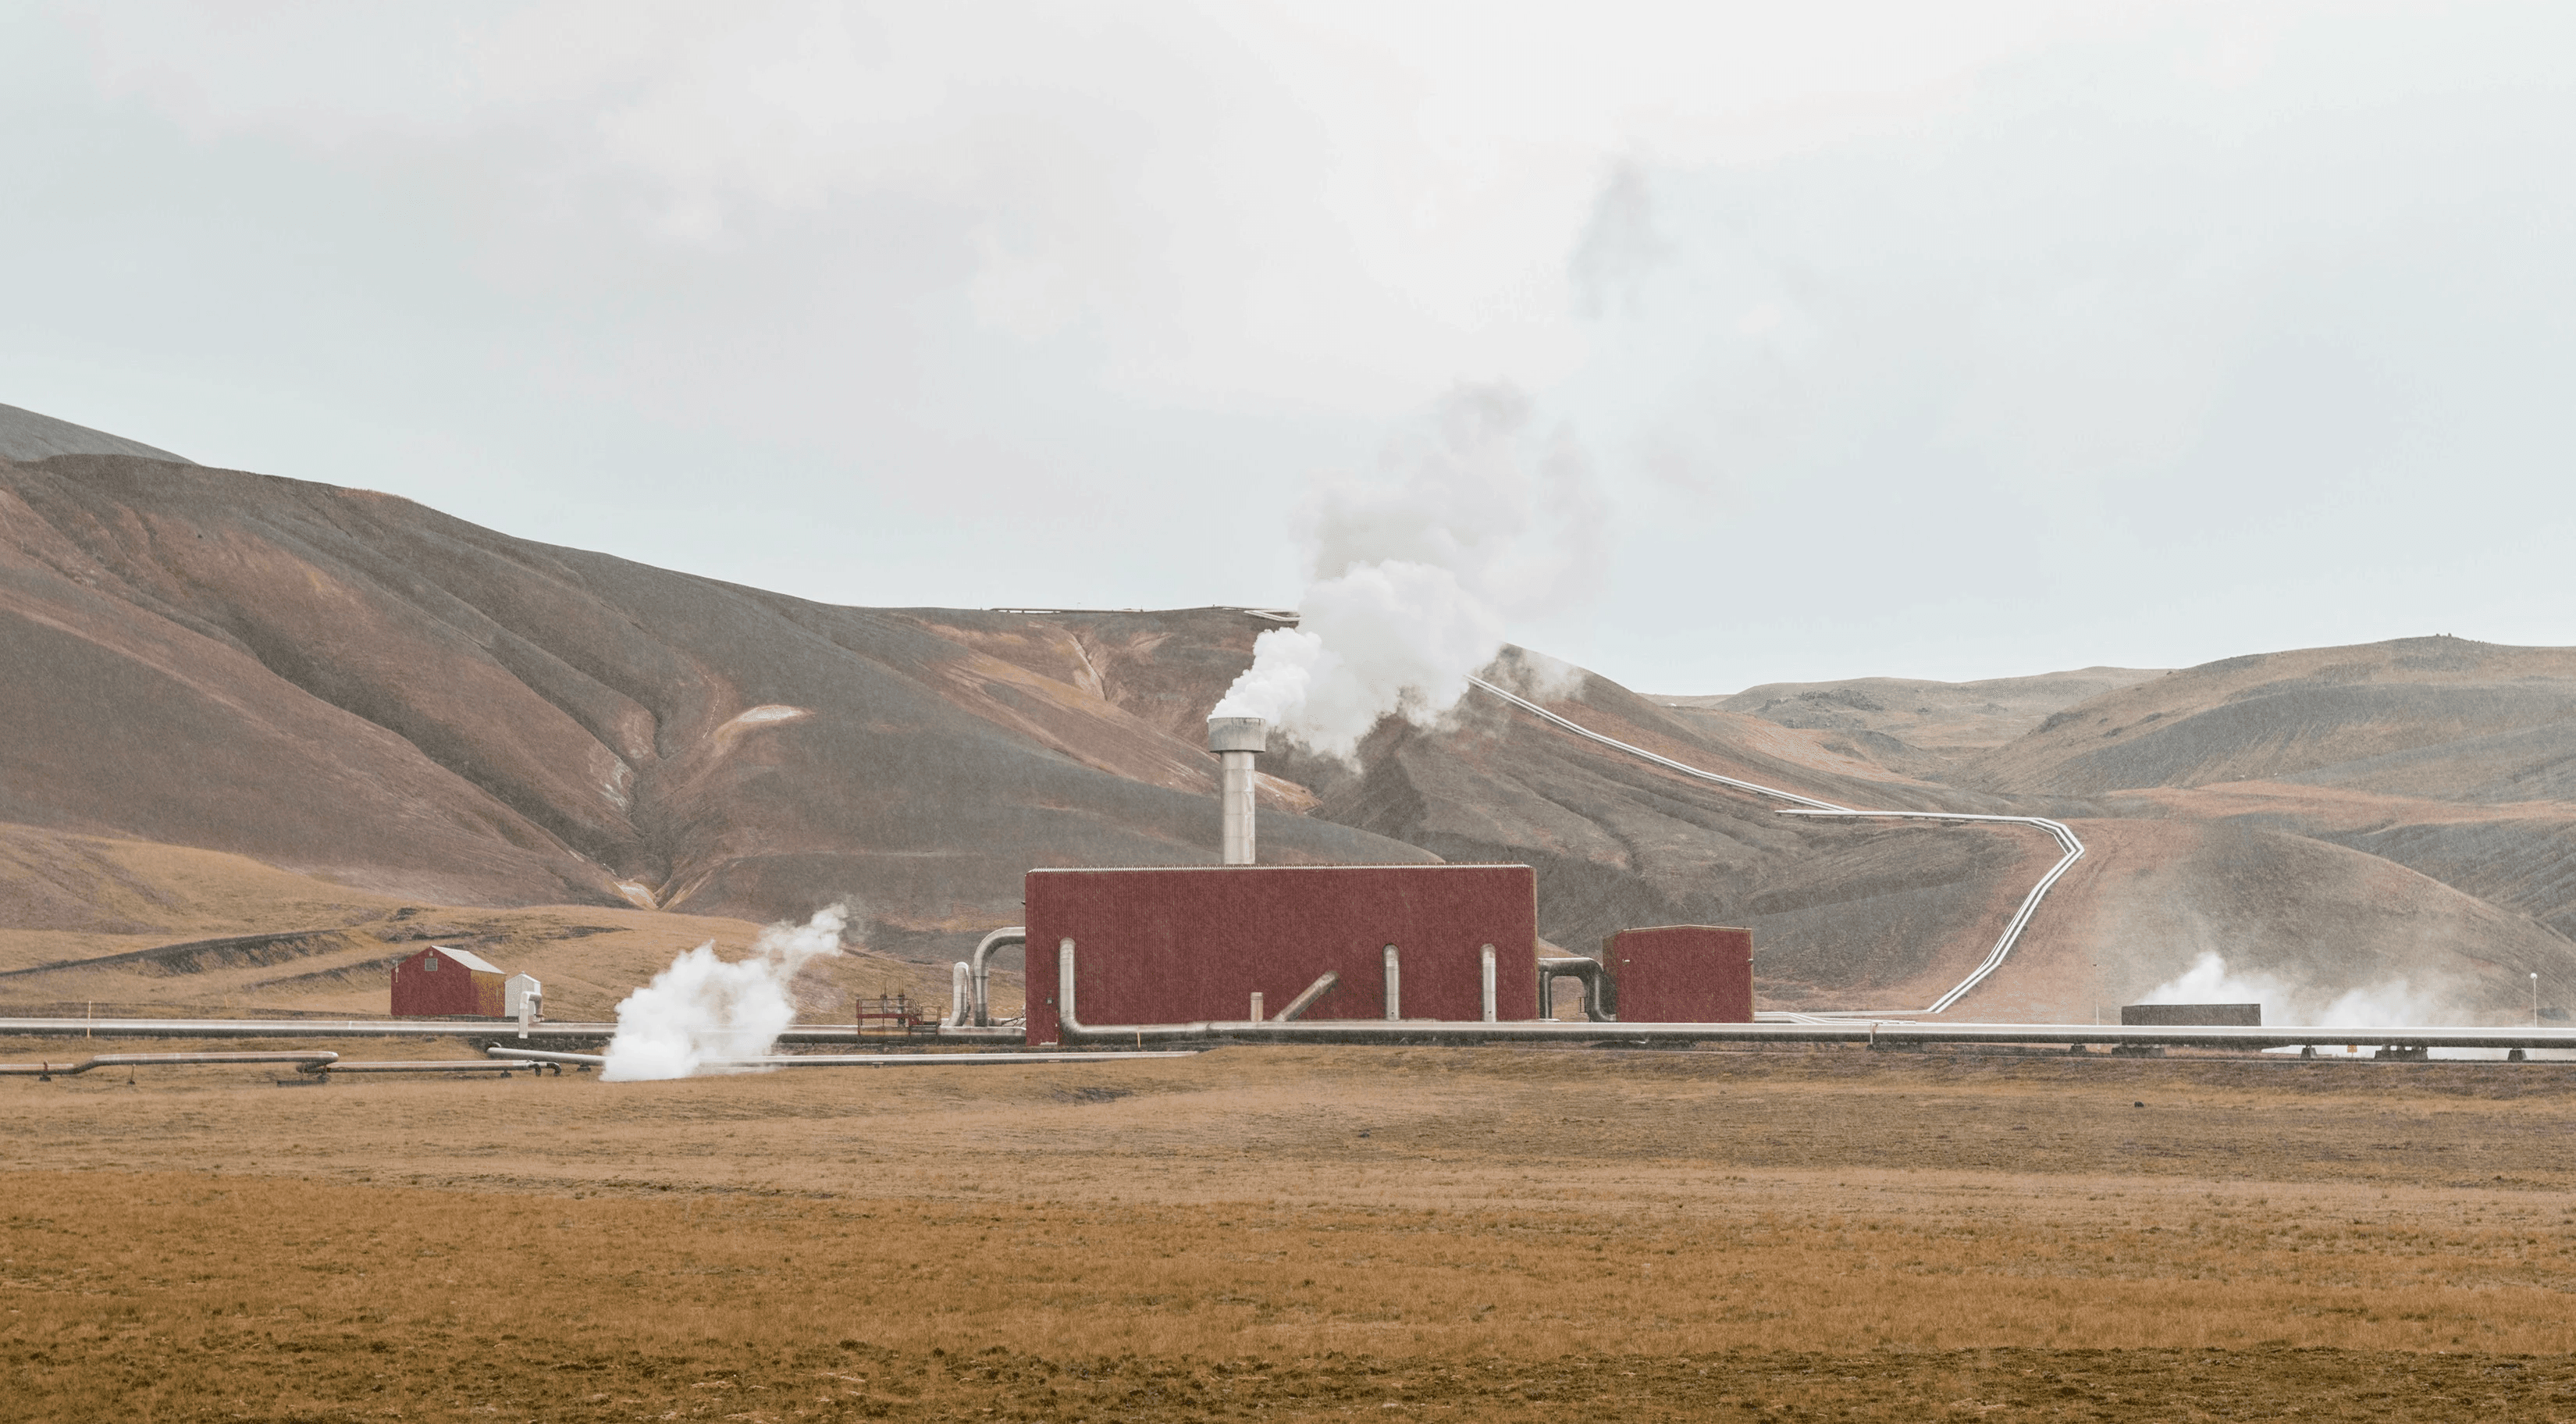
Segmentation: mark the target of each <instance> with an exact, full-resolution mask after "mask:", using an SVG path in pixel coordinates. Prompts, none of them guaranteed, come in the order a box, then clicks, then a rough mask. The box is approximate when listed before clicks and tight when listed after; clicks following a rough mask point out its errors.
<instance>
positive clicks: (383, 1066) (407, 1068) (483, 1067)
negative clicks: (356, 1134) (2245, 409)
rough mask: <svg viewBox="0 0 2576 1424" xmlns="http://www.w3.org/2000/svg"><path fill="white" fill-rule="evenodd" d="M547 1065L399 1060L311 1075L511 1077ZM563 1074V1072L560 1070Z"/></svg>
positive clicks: (313, 1068) (319, 1069) (328, 1067)
mask: <svg viewBox="0 0 2576 1424" xmlns="http://www.w3.org/2000/svg"><path fill="white" fill-rule="evenodd" d="M545 1066H547V1065H546V1064H544V1063H543V1062H528V1063H504V1062H497V1061H495V1060H493V1059H489V1058H450V1059H427V1058H395V1059H388V1060H385V1061H383V1062H379V1063H347V1062H342V1063H311V1064H307V1065H305V1067H304V1069H303V1071H304V1072H307V1073H321V1074H325V1075H328V1074H337V1073H508V1072H510V1071H512V1070H513V1069H515V1068H527V1069H538V1068H543V1067H545ZM556 1071H557V1072H561V1071H562V1070H561V1069H557V1070H556Z"/></svg>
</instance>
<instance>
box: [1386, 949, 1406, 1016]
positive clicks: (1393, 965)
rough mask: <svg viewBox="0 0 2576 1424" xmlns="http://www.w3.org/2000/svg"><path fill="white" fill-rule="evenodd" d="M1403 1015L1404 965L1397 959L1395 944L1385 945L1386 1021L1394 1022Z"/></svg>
mask: <svg viewBox="0 0 2576 1424" xmlns="http://www.w3.org/2000/svg"><path fill="white" fill-rule="evenodd" d="M1403 1017H1404V966H1403V965H1402V964H1401V963H1400V962H1399V961H1398V956H1397V954H1396V950H1395V946H1394V945H1391V944H1390V945H1388V946H1387V947H1386V1021H1387V1022H1388V1023H1394V1022H1396V1021H1397V1020H1399V1019H1401V1018H1403Z"/></svg>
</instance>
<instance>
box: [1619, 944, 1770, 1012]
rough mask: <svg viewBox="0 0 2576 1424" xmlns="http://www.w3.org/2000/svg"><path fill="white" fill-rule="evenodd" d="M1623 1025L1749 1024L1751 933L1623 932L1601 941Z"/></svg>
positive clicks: (1751, 959)
mask: <svg viewBox="0 0 2576 1424" xmlns="http://www.w3.org/2000/svg"><path fill="white" fill-rule="evenodd" d="M1602 951H1603V958H1604V959H1605V960H1606V961H1607V962H1608V963H1609V965H1610V972H1611V974H1612V976H1613V978H1614V979H1615V980H1616V981H1617V983H1618V986H1619V1009H1618V1013H1619V1021H1620V1022H1621V1023H1751V1022H1753V931H1751V930H1734V929H1721V928H1719V927H1717V926H1715V925H1664V926H1660V927H1658V928H1655V929H1644V930H1621V931H1620V932H1618V933H1617V934H1614V935H1612V936H1610V937H1609V938H1608V939H1607V940H1604V941H1603V942H1602Z"/></svg>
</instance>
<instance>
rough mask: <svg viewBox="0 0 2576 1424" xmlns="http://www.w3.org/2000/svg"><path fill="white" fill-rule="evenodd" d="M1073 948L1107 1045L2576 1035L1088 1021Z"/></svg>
mask: <svg viewBox="0 0 2576 1424" xmlns="http://www.w3.org/2000/svg"><path fill="white" fill-rule="evenodd" d="M1073 992H1074V943H1073V941H1072V940H1070V939H1067V940H1064V941H1062V942H1060V943H1059V944H1058V945H1057V947H1056V1001H1057V1006H1058V1022H1059V1025H1060V1032H1061V1033H1062V1035H1063V1041H1064V1042H1065V1043H1066V1044H1067V1045H1072V1044H1076V1043H1087V1042H1102V1043H1113V1042H1114V1043H1139V1044H1146V1043H1153V1044H1172V1043H1220V1042H1229V1041H1231V1042H1242V1043H1381V1044H1392V1043H1576V1044H1601V1045H1609V1046H1614V1047H1615V1046H1617V1045H1620V1044H1629V1043H1848V1044H1857V1045H1861V1046H1864V1047H1880V1048H1889V1047H1914V1046H1917V1045H1924V1044H1936V1043H2015V1044H2042V1045H2051V1046H2056V1047H2066V1046H2069V1045H2073V1044H2132V1045H2136V1046H2140V1047H2167V1048H2237V1049H2260V1048H2297V1047H2300V1046H2302V1045H2305V1044H2319V1045H2330V1044H2359V1043H2370V1044H2383V1045H2388V1046H2392V1047H2398V1048H2522V1049H2532V1048H2564V1049H2576V1028H2477V1027H2461V1028H2421V1027H2419V1028H2351V1027H2344V1028H2301V1027H2280V1028H2268V1027H2267V1028H2229V1027H2221V1026H2216V1025H2193V1026H2181V1027H2169V1028H2132V1027H2109V1026H2104V1025H2101V1024H1956V1023H1945V1024H1927V1023H1913V1022H1907V1021H1903V1020H1885V1019H1881V1020H1863V1019H1846V1020H1840V1021H1817V1022H1810V1023H1749V1024H1745V1023H1704V1024H1694V1023H1556V1022H1548V1021H1541V1022H1536V1023H1490V1024H1489V1023H1460V1022H1454V1021H1435V1020H1424V1019H1415V1020H1410V1021H1407V1022H1401V1023H1389V1022H1383V1021H1379V1020H1375V1019H1325V1020H1320V1021H1313V1022H1305V1023H1283V1022H1281V1021H1280V1020H1278V1019H1272V1020H1270V1021H1269V1022H1268V1023H1263V1024H1245V1023H1214V1022H1199V1023H1170V1024H1087V1023H1084V1022H1083V1021H1082V1018H1081V1015H1080V1013H1079V1011H1078V1010H1077V1008H1076V1006H1075V1003H1074V996H1073Z"/></svg>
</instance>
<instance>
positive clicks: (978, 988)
mask: <svg viewBox="0 0 2576 1424" xmlns="http://www.w3.org/2000/svg"><path fill="white" fill-rule="evenodd" d="M1028 942H1029V932H1028V929H1027V928H1026V927H1025V926H1022V925H1011V926H1008V927H1006V928H1003V929H998V930H995V931H993V932H992V933H991V934H988V935H986V936H984V938H983V939H982V940H981V941H979V942H978V943H977V944H976V946H975V954H974V957H973V958H972V959H970V960H968V961H967V963H968V968H969V970H970V971H971V973H972V977H973V978H974V981H975V983H974V990H975V1016H974V1017H973V1018H971V1019H969V1020H967V1023H971V1024H973V1025H974V1026H975V1027H977V1028H991V1027H992V1026H993V1008H992V1003H993V997H992V995H993V965H992V961H993V956H994V955H995V954H997V953H999V952H1000V951H1002V950H1005V949H1008V948H1010V947H1011V946H1012V945H1015V944H1016V945H1021V946H1024V947H1025V946H1026V945H1027V944H1028ZM961 1027H962V1025H961Z"/></svg>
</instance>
